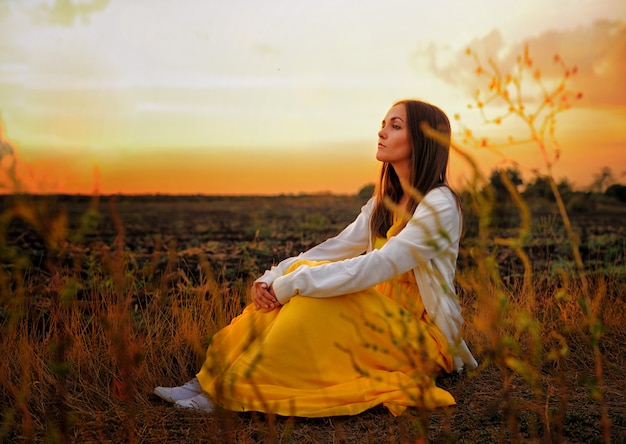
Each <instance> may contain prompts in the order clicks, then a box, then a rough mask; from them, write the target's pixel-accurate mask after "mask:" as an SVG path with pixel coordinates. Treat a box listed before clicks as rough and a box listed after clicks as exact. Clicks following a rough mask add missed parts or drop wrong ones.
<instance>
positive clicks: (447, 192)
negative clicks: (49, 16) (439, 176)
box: [422, 185, 457, 205]
mask: <svg viewBox="0 0 626 444" xmlns="http://www.w3.org/2000/svg"><path fill="white" fill-rule="evenodd" d="M422 202H428V203H431V204H435V203H440V204H442V203H450V204H454V205H457V198H456V194H455V193H454V191H452V190H451V189H450V188H449V187H448V186H446V185H442V186H439V187H437V188H433V189H432V190H430V191H429V192H428V193H426V195H425V196H424V198H423V199H422Z"/></svg>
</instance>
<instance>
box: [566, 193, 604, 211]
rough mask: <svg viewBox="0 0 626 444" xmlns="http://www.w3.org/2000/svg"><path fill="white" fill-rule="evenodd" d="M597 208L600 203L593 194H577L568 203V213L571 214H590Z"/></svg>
mask: <svg viewBox="0 0 626 444" xmlns="http://www.w3.org/2000/svg"><path fill="white" fill-rule="evenodd" d="M597 207H598V202H597V200H596V199H595V198H594V197H593V195H592V194H591V193H575V194H574V195H573V196H572V198H571V199H570V200H569V202H568V203H567V211H569V212H571V213H589V212H590V211H595V210H596V209H597Z"/></svg>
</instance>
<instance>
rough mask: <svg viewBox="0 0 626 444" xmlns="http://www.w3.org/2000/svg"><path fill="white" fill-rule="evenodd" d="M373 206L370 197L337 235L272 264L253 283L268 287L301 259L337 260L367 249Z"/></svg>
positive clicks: (372, 200)
mask: <svg viewBox="0 0 626 444" xmlns="http://www.w3.org/2000/svg"><path fill="white" fill-rule="evenodd" d="M373 207H374V198H371V199H370V200H369V201H368V202H367V203H366V204H365V205H363V207H361V212H360V213H359V215H358V216H357V218H356V219H355V220H354V221H353V222H352V223H351V224H350V225H348V226H347V227H346V228H344V229H343V230H342V231H341V233H339V234H338V235H337V236H335V237H332V238H330V239H327V240H326V241H324V242H322V243H321V244H318V245H316V246H315V247H313V248H311V249H309V250H307V251H306V252H304V253H301V254H300V255H298V256H293V257H290V258H287V259H285V260H283V261H282V262H280V263H279V264H278V265H274V266H272V268H271V269H270V270H267V271H266V272H265V274H263V276H261V277H260V278H258V279H257V280H256V281H255V283H259V282H262V283H265V284H267V286H268V287H269V286H270V285H271V284H272V282H274V280H275V279H276V278H278V277H280V276H282V275H283V274H285V271H286V270H287V268H289V266H290V265H291V264H293V263H294V262H296V261H299V260H301V259H308V260H313V261H338V260H343V259H346V258H350V257H354V256H358V255H360V254H361V253H363V252H365V251H366V250H367V247H368V245H369V233H370V228H369V221H370V215H371V213H372V208H373Z"/></svg>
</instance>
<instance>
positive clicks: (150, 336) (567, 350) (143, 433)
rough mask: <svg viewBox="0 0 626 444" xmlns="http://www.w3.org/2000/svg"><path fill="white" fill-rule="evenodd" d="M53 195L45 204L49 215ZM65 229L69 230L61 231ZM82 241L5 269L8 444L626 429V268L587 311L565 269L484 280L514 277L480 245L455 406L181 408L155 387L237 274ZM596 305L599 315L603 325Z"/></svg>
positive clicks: (573, 438) (2, 370)
mask: <svg viewBox="0 0 626 444" xmlns="http://www.w3.org/2000/svg"><path fill="white" fill-rule="evenodd" d="M294 199H295V198H294ZM313 200H315V199H313ZM284 202H286V201H283V204H284ZM331 203H332V200H328V204H331ZM338 203H339V204H343V202H342V200H341V199H338ZM30 204H32V205H35V206H36V205H37V204H35V203H33V202H30V203H29V205H30ZM292 205H295V206H297V205H304V204H302V203H297V204H292ZM335 205H336V204H335ZM53 207H54V206H53V205H50V208H49V210H50V214H48V215H47V216H46V215H45V214H42V215H43V216H45V217H54V215H55V214H58V211H57V210H56V209H53ZM133 207H134V208H135V210H136V206H133ZM245 207H246V205H242V211H243V208H245ZM6 211H10V209H9V210H6ZM292 211H296V210H295V209H293V210H292ZM322 212H324V211H322ZM118 217H119V216H118ZM114 219H115V218H112V220H114ZM68 220H69V221H71V218H68ZM118 223H119V221H118ZM338 223H339V222H338ZM76 226H79V224H76ZM5 228H6V227H5ZM18 228H19V227H18ZM309 228H310V227H309ZM66 232H67V233H68V237H70V236H69V234H70V233H72V230H71V228H68V230H67V231H66ZM32 234H33V235H34V234H35V233H32ZM34 237H36V236H34ZM257 241H258V240H257ZM90 242H91V241H90ZM44 243H46V242H44ZM468 243H469V239H468ZM47 244H50V245H51V243H50V242H47ZM4 245H5V246H4V248H7V249H9V248H12V245H13V247H14V246H15V245H14V244H13V243H12V242H8V241H6V240H5V244H4ZM59 245H61V244H59ZM88 246H89V242H87V241H84V243H83V244H78V245H77V244H73V243H70V242H66V243H65V244H63V246H62V247H59V248H58V249H57V250H55V251H50V249H48V251H47V252H46V254H45V255H44V257H45V259H44V260H43V261H42V263H41V264H40V265H41V266H40V267H36V266H34V264H27V263H26V261H27V260H31V261H32V257H26V256H25V255H24V254H25V253H24V252H23V251H21V252H19V254H17V253H16V254H17V256H14V258H13V259H14V261H13V263H12V264H10V266H9V265H7V266H4V267H3V268H2V275H1V279H0V282H2V295H3V296H2V324H1V325H2V339H3V340H2V343H1V345H0V347H1V349H0V352H1V353H2V354H3V355H4V356H6V358H5V359H3V360H2V361H0V383H1V384H2V387H3V391H2V394H1V395H0V411H1V412H2V428H1V429H0V436H2V438H3V440H8V441H14V440H21V441H25V442H34V441H49V442H178V441H186V440H193V441H199V442H301V443H309V442H310V443H313V442H376V443H378V442H414V441H420V440H429V441H434V442H459V441H461V442H484V441H486V440H497V441H503V442H509V441H513V442H515V441H528V440H531V441H534V440H539V441H541V440H545V441H562V442H602V440H603V435H602V433H603V426H602V422H601V421H602V411H603V409H604V410H606V411H608V417H609V420H610V421H611V424H609V425H607V427H608V430H609V433H610V436H611V437H612V439H613V441H614V442H620V440H622V441H623V440H624V436H626V421H624V418H625V417H626V399H625V397H624V393H623V390H621V389H620V387H622V386H623V380H624V377H625V376H626V375H625V371H624V368H626V362H625V361H626V359H625V357H624V354H623V352H622V350H623V346H624V343H625V340H626V327H625V326H624V322H623V321H624V315H625V313H626V306H625V300H624V298H623V288H624V280H623V279H624V275H623V274H622V275H614V276H608V275H600V276H597V277H593V278H589V291H590V292H591V300H592V306H591V307H590V308H589V309H588V310H587V309H585V305H584V304H583V303H581V301H583V300H584V298H585V294H584V293H583V290H582V287H581V285H580V284H579V282H578V281H577V280H576V279H575V277H572V276H568V275H566V274H563V275H562V276H561V277H558V278H551V277H550V276H547V275H539V276H537V277H535V278H533V280H532V285H530V286H529V285H528V284H527V283H526V282H524V279H522V278H518V279H514V280H507V284H506V285H505V284H503V282H502V280H498V279H494V277H497V276H500V275H501V274H502V275H506V274H510V273H507V271H506V270H502V267H500V268H499V269H498V271H497V272H496V271H494V270H493V269H491V268H490V267H491V266H490V265H489V264H490V263H492V260H493V257H492V254H489V255H487V254H486V255H485V256H483V257H475V258H474V259H475V262H474V265H473V266H465V267H463V268H462V269H461V270H460V273H459V276H458V282H459V285H460V287H459V290H460V296H461V298H462V303H463V306H464V307H465V315H466V318H467V325H466V330H465V337H466V339H467V341H468V343H469V344H470V346H471V347H472V349H473V350H474V351H475V352H476V354H477V356H478V358H479V360H480V363H481V365H480V367H479V368H478V369H477V370H476V371H471V372H467V373H466V374H463V375H461V376H451V377H447V378H442V379H441V380H440V381H439V382H438V384H439V385H440V386H442V387H444V388H446V389H447V390H449V391H450V392H451V393H452V394H453V395H454V396H455V398H456V399H457V401H458V405H457V406H455V407H452V408H449V409H441V410H437V411H434V412H422V411H419V410H417V409H409V411H407V412H406V413H405V414H404V415H402V416H401V417H398V418H394V417H393V416H391V415H390V414H389V413H388V412H387V411H386V410H385V409H382V408H377V409H373V410H371V411H367V412H365V413H363V414H361V415H357V416H354V417H337V418H324V419H305V418H282V417H278V418H277V417H273V416H271V415H261V414H256V415H255V414H237V413H232V412H226V411H219V412H217V413H216V414H215V415H213V416H210V415H203V414H197V413H193V412H187V411H179V410H176V409H174V408H172V407H171V406H169V405H166V404H165V403H163V402H161V401H160V400H158V399H157V398H156V397H155V396H153V395H152V394H151V391H152V389H153V387H154V386H156V385H163V384H178V383H181V382H183V381H185V380H187V379H189V378H191V377H192V376H193V374H194V373H195V372H196V371H197V369H198V368H199V366H200V365H201V363H202V361H203V357H204V353H205V349H206V346H207V344H208V341H209V339H210V336H211V334H213V333H214V332H215V331H217V330H218V329H219V328H220V327H222V326H223V325H225V323H227V322H228V321H229V320H230V319H231V318H232V317H234V316H235V315H236V314H238V313H239V312H240V310H241V307H242V305H243V304H244V302H245V300H246V298H247V294H246V291H245V290H244V289H245V288H247V285H241V286H232V285H230V284H229V282H227V281H225V280H223V278H220V277H218V278H215V277H213V276H212V274H211V271H210V270H211V267H210V266H209V264H208V262H207V261H205V260H203V259H202V256H200V260H199V261H198V265H197V266H196V267H195V268H194V269H193V270H190V269H189V268H188V267H186V264H187V262H186V261H182V260H181V256H180V255H179V254H178V253H177V252H176V251H174V250H172V249H171V248H167V249H165V248H164V249H163V250H162V251H161V253H160V254H156V253H153V254H152V255H151V256H150V257H145V258H144V259H145V261H144V263H143V265H142V264H140V263H138V261H137V258H136V257H135V256H134V255H133V253H132V251H131V250H129V249H128V242H125V241H124V239H123V238H122V236H120V235H117V236H116V237H115V239H114V240H113V241H112V243H111V244H110V246H107V244H106V243H105V242H103V241H102V240H94V241H93V242H92V243H91V248H87V247H88ZM258 246H259V248H260V250H259V251H261V250H263V249H267V248H268V246H267V245H265V246H264V245H262V243H260V242H258ZM472 248H475V247H472ZM466 253H467V251H466V252H464V254H466ZM251 254H252V255H254V251H252V253H251ZM474 254H476V250H475V249H474ZM259 260H260V259H259ZM481 264H482V265H481ZM591 311H593V317H592V318H593V319H600V320H601V329H602V331H601V332H599V333H598V334H597V336H594V335H593V334H592V332H590V327H591V325H590V323H589V319H590V312H591ZM594 337H595V338H597V348H598V349H599V351H600V355H599V356H596V355H595V354H594V343H593V341H594ZM598 364H600V365H601V366H602V370H601V372H602V373H601V374H602V382H601V384H600V383H599V382H598V380H597V377H596V376H597V374H598V370H597V366H598ZM599 393H601V395H602V396H599Z"/></svg>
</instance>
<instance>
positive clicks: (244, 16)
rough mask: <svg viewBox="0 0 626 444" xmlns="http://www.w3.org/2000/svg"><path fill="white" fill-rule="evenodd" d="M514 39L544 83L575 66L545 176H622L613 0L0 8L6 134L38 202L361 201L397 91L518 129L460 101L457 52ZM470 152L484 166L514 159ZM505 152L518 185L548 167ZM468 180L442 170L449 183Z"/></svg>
mask: <svg viewBox="0 0 626 444" xmlns="http://www.w3.org/2000/svg"><path fill="white" fill-rule="evenodd" d="M525 44H528V47H529V50H530V54H531V57H532V58H533V61H534V63H535V65H534V66H538V67H540V68H541V71H542V73H543V74H542V75H543V77H542V78H543V79H544V80H545V81H546V83H547V84H548V85H550V84H554V82H555V79H557V78H558V77H559V76H560V75H561V73H560V72H559V71H558V70H556V69H555V64H554V62H553V58H554V55H555V54H557V53H558V54H559V55H560V56H561V58H562V59H563V60H565V62H566V63H567V65H569V66H576V67H577V69H578V73H577V75H576V76H574V78H573V79H572V80H571V82H569V86H570V87H571V88H572V89H573V90H575V91H582V92H583V98H582V100H579V101H577V102H575V103H574V107H573V109H571V110H569V111H567V112H564V113H563V114H561V115H560V116H559V119H558V123H557V137H558V139H559V142H560V144H561V146H562V158H561V159H560V160H559V161H558V162H557V163H556V165H555V167H554V175H555V176H556V178H557V179H560V178H564V177H567V178H568V179H569V180H570V182H572V183H573V184H574V185H575V186H576V187H584V186H587V185H588V184H589V183H591V181H592V178H593V175H594V174H596V173H598V172H599V171H600V169H601V168H602V167H604V166H609V167H611V169H612V171H613V172H614V174H615V175H619V174H622V173H626V2H625V1H624V0H523V1H522V0H514V1H512V0H436V1H435V0H422V1H416V0H380V1H378V0H377V1H373V0H316V1H315V2H304V1H294V0H264V1H256V0H229V1H221V2H217V1H214V0H210V1H206V0H176V1H174V0H169V1H168V0H150V1H143V0H110V1H109V0H91V1H77V0H55V1H44V0H20V1H17V0H15V1H13V0H0V117H1V119H2V123H3V132H2V138H3V139H4V140H5V144H6V143H10V144H11V145H12V146H13V147H14V148H15V150H16V151H17V153H18V155H19V159H20V165H21V167H20V168H21V170H20V171H21V174H22V177H23V178H24V183H25V184H27V187H29V188H30V190H31V191H47V192H70V193H74V192H78V193H90V192H92V190H93V189H94V188H97V189H98V190H99V192H101V193H104V194H108V193H118V192H122V193H206V194H276V193H302V192H307V193H308V192H324V191H331V192H335V193H355V192H357V191H358V190H359V188H361V187H362V186H363V185H365V184H367V183H370V182H373V181H375V179H376V174H377V171H378V164H377V162H376V160H375V158H374V156H375V152H376V144H377V130H378V128H379V126H380V121H381V119H382V117H383V116H384V114H385V113H386V111H387V109H388V108H389V106H390V105H391V104H392V103H393V102H394V101H396V100H398V99H401V98H407V97H412V98H419V99H423V100H427V101H429V102H432V103H434V104H436V105H438V106H440V107H441V108H442V109H443V110H444V111H446V113H447V114H448V115H449V116H450V118H451V119H452V120H453V121H454V122H455V129H459V128H460V124H459V123H458V122H457V121H456V120H454V119H453V116H454V115H457V114H458V115H459V116H460V122H462V123H463V124H465V125H468V126H469V127H470V128H472V130H473V132H474V133H475V134H478V135H481V136H482V135H485V136H488V137H491V138H496V139H497V138H498V137H502V138H504V140H506V136H508V135H509V134H511V135H513V136H514V137H515V138H516V139H517V138H524V137H526V133H525V132H524V128H523V127H522V126H519V125H515V124H514V122H511V123H509V124H508V126H507V127H506V128H501V127H495V126H493V125H491V126H485V125H483V124H482V123H481V120H480V116H479V115H478V113H477V112H476V110H474V109H468V107H467V105H468V104H469V103H471V102H472V95H473V94H474V91H475V90H476V88H477V87H478V86H480V84H479V83H477V81H478V78H477V76H476V75H475V72H474V69H475V66H474V64H473V61H472V59H471V57H468V56H467V55H466V54H465V50H466V48H468V47H469V48H472V49H473V50H475V51H478V52H480V53H481V54H487V55H488V56H491V57H493V59H495V60H496V61H497V62H498V64H499V66H501V67H503V68H504V69H510V67H511V65H512V61H514V60H515V56H516V55H518V54H521V53H522V52H523V48H524V45H525ZM534 99H535V98H534V97H532V96H529V98H528V100H529V102H528V103H529V104H532V103H533V100H534ZM487 111H489V112H493V113H494V114H495V113H497V112H498V110H497V109H493V110H490V109H488V110H487ZM458 140H459V141H460V140H461V137H460V136H459V138H458ZM0 148H1V147H0ZM2 152H5V153H6V147H5V148H4V151H3V150H2V149H0V154H1V153H2ZM470 152H471V154H472V155H473V156H475V157H476V158H477V159H478V161H479V164H480V165H481V166H482V168H483V169H484V170H485V172H488V171H490V169H491V168H493V167H494V166H506V165H509V164H510V163H508V161H505V160H502V158H501V157H500V156H499V155H497V154H494V153H490V152H487V151H485V150H475V149H470ZM505 155H506V157H507V158H508V159H509V161H510V159H513V160H515V161H518V162H519V164H520V167H521V168H522V170H523V173H524V174H525V175H529V176H528V177H531V175H532V174H533V173H532V169H533V168H536V167H541V165H542V161H541V159H540V154H539V152H538V150H537V149H536V148H535V147H519V148H509V149H507V150H506V152H505ZM6 163H7V162H6V161H4V162H2V161H0V167H6ZM467 169H468V167H467V165H466V164H464V163H462V162H460V161H459V160H458V159H454V161H453V163H452V168H451V177H452V180H453V182H454V183H455V184H458V186H462V184H463V182H464V181H465V180H466V178H467V177H469V172H468V170H467ZM622 178H623V180H622V182H623V183H626V177H622Z"/></svg>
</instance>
